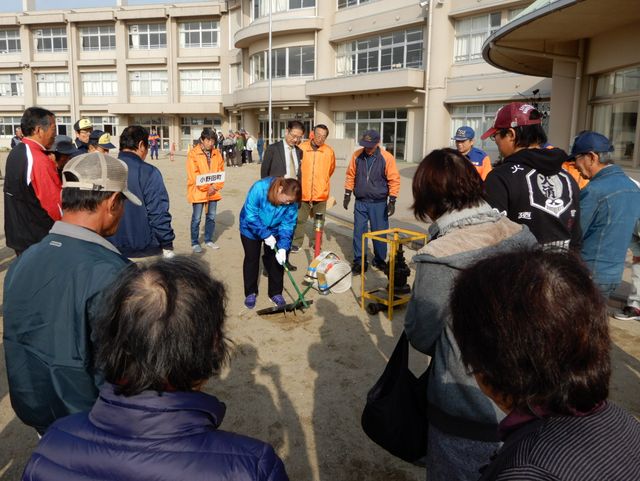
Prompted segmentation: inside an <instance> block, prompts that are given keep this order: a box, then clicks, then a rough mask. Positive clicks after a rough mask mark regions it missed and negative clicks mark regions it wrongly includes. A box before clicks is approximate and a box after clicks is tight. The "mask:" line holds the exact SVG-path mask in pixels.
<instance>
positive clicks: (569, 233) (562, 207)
mask: <svg viewBox="0 0 640 481" xmlns="http://www.w3.org/2000/svg"><path fill="white" fill-rule="evenodd" d="M489 137H491V138H492V139H493V140H494V141H495V143H496V145H497V146H498V150H499V151H500V155H501V156H502V158H503V161H502V162H501V163H500V164H499V165H497V166H496V167H495V168H494V169H493V170H492V171H491V172H489V175H487V179H486V181H485V189H486V192H487V197H488V199H487V200H488V201H489V204H491V206H492V207H493V208H495V209H496V210H498V211H499V212H502V213H503V214H504V215H506V216H507V217H509V219H511V220H512V221H514V222H517V223H519V224H524V225H526V226H527V227H529V230H530V231H531V233H532V234H533V235H534V236H535V237H536V239H537V240H538V242H539V243H540V244H543V245H549V246H555V247H559V248H564V249H567V248H571V249H573V250H575V251H579V250H580V246H581V244H582V234H581V231H580V200H579V195H580V191H579V189H578V184H576V181H575V180H574V179H573V178H572V177H571V176H570V175H569V174H568V173H567V172H565V171H564V170H563V169H562V164H563V163H564V162H566V161H567V154H566V153H565V152H564V151H563V150H561V149H556V148H551V149H549V148H545V147H544V146H545V145H546V143H547V134H546V133H545V131H544V130H543V128H542V114H541V113H540V112H539V111H538V110H537V109H536V108H535V107H534V106H533V105H529V104H525V103H521V102H513V103H510V104H507V105H505V106H504V107H502V108H501V109H500V110H498V112H497V113H496V117H495V120H494V122H493V126H492V127H491V128H490V129H489V130H487V131H486V132H485V133H484V134H483V135H482V139H483V140H484V139H486V138H489ZM629 236H631V234H629Z"/></svg>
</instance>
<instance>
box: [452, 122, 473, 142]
mask: <svg viewBox="0 0 640 481" xmlns="http://www.w3.org/2000/svg"><path fill="white" fill-rule="evenodd" d="M475 136H476V133H475V131H474V130H473V129H472V128H471V127H469V126H467V125H463V126H462V127H460V128H458V130H456V135H454V136H453V140H471V139H473V138H474V137H475Z"/></svg>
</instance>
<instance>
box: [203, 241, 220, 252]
mask: <svg viewBox="0 0 640 481" xmlns="http://www.w3.org/2000/svg"><path fill="white" fill-rule="evenodd" d="M204 245H206V246H207V247H208V248H209V249H214V250H215V249H220V246H219V245H218V244H216V243H215V242H211V241H209V242H205V244H204Z"/></svg>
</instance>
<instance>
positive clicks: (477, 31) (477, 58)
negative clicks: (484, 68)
mask: <svg viewBox="0 0 640 481" xmlns="http://www.w3.org/2000/svg"><path fill="white" fill-rule="evenodd" d="M495 16H497V17H498V24H497V25H495V26H494V25H493V24H492V17H495ZM481 19H485V20H486V24H485V25H483V26H482V27H474V22H475V21H478V20H481ZM503 22H504V15H503V11H502V10H496V11H493V12H487V13H483V14H480V15H470V16H467V17H461V18H456V19H455V22H454V40H453V63H454V64H465V63H473V62H482V61H483V59H482V45H483V44H484V42H485V41H486V40H487V38H489V36H491V35H492V34H493V33H494V32H496V31H497V30H498V29H499V28H500V27H501V26H502V25H503ZM463 24H469V26H470V27H469V29H468V31H464V32H460V30H461V28H462V25H463ZM477 36H480V37H481V41H480V42H477V45H478V46H479V49H478V50H477V51H475V50H473V45H474V39H475V38H474V37H477ZM463 39H466V47H465V48H464V50H465V51H466V53H464V54H460V53H459V51H460V50H462V49H463V47H462V46H461V45H462V40H463Z"/></svg>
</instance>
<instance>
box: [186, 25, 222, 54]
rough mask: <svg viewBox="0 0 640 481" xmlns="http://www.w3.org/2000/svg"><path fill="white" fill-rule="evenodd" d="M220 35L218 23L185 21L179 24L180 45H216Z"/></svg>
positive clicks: (190, 46)
mask: <svg viewBox="0 0 640 481" xmlns="http://www.w3.org/2000/svg"><path fill="white" fill-rule="evenodd" d="M219 36H220V23H219V22H217V21H215V22H214V21H211V22H186V23H181V24H180V47H182V48H207V47H217V46H218V38H219Z"/></svg>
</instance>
